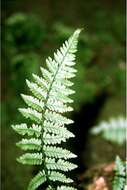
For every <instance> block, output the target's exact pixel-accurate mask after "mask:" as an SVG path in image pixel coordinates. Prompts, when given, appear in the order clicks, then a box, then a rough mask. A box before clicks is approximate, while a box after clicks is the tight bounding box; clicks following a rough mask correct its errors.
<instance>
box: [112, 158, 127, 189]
mask: <svg viewBox="0 0 127 190" xmlns="http://www.w3.org/2000/svg"><path fill="white" fill-rule="evenodd" d="M115 165H116V166H115V177H114V180H113V190H123V189H124V187H125V178H126V177H127V174H126V168H125V163H124V162H123V161H122V160H121V159H120V158H119V156H117V157H116V161H115Z"/></svg>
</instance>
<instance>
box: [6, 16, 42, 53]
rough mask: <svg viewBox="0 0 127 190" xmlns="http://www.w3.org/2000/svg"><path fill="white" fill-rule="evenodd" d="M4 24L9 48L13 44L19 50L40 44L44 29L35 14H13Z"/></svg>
mask: <svg viewBox="0 0 127 190" xmlns="http://www.w3.org/2000/svg"><path fill="white" fill-rule="evenodd" d="M6 25H7V41H8V43H9V45H10V48H11V47H12V46H13V47H14V48H16V49H18V50H19V51H21V50H28V49H33V48H38V47H40V46H41V44H42V40H43V38H44V36H45V30H44V27H43V25H42V23H41V22H40V20H39V19H38V18H37V17H36V16H33V15H27V14H23V13H18V14H14V15H12V16H10V17H9V18H8V19H7V21H6Z"/></svg>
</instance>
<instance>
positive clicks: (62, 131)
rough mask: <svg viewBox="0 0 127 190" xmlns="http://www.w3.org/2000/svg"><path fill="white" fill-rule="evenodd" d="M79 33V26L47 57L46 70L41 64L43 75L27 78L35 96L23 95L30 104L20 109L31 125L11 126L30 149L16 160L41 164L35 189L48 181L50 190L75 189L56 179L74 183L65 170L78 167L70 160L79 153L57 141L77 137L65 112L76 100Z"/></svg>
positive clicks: (32, 189)
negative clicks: (74, 80) (69, 126)
mask: <svg viewBox="0 0 127 190" xmlns="http://www.w3.org/2000/svg"><path fill="white" fill-rule="evenodd" d="M79 33H80V29H78V30H76V31H75V32H74V34H73V35H72V36H71V37H70V38H69V39H68V41H65V43H64V44H63V46H62V47H61V48H60V50H57V52H56V53H54V59H52V58H50V57H49V58H48V59H47V60H46V64H47V69H45V68H42V67H41V72H42V76H41V77H39V76H37V75H35V74H33V80H34V81H33V82H31V81H29V80H26V83H27V86H28V87H29V89H30V91H31V93H32V95H24V94H22V95H21V96H22V98H23V100H24V101H25V103H26V105H27V107H26V108H19V111H20V112H21V114H22V115H23V116H24V117H25V118H26V119H28V121H29V123H30V122H31V125H30V124H27V123H21V124H17V125H12V128H13V129H14V130H15V131H16V132H17V133H18V134H20V135H22V136H24V138H23V139H22V140H21V141H19V142H18V143H16V145H17V146H18V147H20V148H21V149H23V150H25V151H28V152H27V153H25V154H23V155H22V156H20V157H19V158H18V159H17V161H18V162H20V163H22V164H28V165H41V168H42V170H41V171H39V172H38V174H37V175H36V176H35V177H34V178H33V179H32V180H31V181H30V183H29V185H28V190H35V189H37V188H38V187H39V186H40V185H41V184H43V183H45V182H46V184H48V185H49V186H48V187H47V190H48V189H57V190H65V189H66V190H75V188H73V187H70V186H67V185H62V184H61V186H58V187H56V186H55V183H54V182H56V181H58V182H60V183H71V182H73V180H72V179H70V178H67V177H66V176H65V174H64V172H66V171H70V170H72V169H75V168H76V167H77V165H75V164H73V163H71V162H69V161H67V159H70V158H75V157H76V155H75V154H73V153H71V152H70V151H68V150H66V149H63V148H61V147H58V146H57V144H60V143H61V142H66V140H67V139H69V138H70V137H74V135H73V133H71V132H70V131H69V130H68V129H67V128H66V127H65V125H66V124H71V123H73V121H72V120H71V119H68V118H67V117H65V116H63V114H64V113H65V112H68V111H72V110H73V108H72V107H71V106H69V105H68V104H69V103H72V102H73V100H72V99H71V98H70V97H69V95H71V94H73V93H75V92H74V91H73V90H72V89H70V87H71V86H72V85H73V83H72V82H71V81H70V79H71V78H73V77H74V76H75V74H76V70H75V69H74V68H73V66H74V65H75V52H76V50H77V43H78V36H79ZM26 135H27V136H28V137H26ZM29 151H33V152H29Z"/></svg>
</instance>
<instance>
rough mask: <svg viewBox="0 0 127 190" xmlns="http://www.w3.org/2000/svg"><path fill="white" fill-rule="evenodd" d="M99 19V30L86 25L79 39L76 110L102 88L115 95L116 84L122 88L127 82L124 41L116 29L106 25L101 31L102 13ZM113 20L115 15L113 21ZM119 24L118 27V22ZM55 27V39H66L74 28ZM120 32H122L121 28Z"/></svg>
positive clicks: (60, 25) (59, 25) (96, 94)
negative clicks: (89, 29) (92, 29)
mask: <svg viewBox="0 0 127 190" xmlns="http://www.w3.org/2000/svg"><path fill="white" fill-rule="evenodd" d="M103 16H106V15H103ZM97 18H98V19H97V24H98V26H96V33H93V32H91V31H90V32H89V31H88V30H87V28H86V29H85V28H84V30H85V32H84V34H82V35H81V37H80V39H79V56H78V57H79V59H78V60H77V61H78V63H77V70H78V76H77V78H76V79H75V80H76V81H75V84H76V86H75V90H76V91H77V92H78V93H77V94H76V95H75V96H74V99H75V101H76V104H75V107H76V108H77V109H78V108H80V105H81V104H84V103H87V102H91V101H93V100H94V98H95V97H96V96H98V95H99V94H101V93H102V92H103V91H106V92H108V93H109V94H110V93H113V94H115V93H116V92H117V88H116V86H117V85H118V86H119V88H121V87H124V85H125V63H124V56H123V51H124V42H123V41H121V38H120V36H119V38H118V36H116V35H115V34H114V33H113V31H112V32H111V31H107V30H106V29H105V28H103V30H102V31H101V30H99V24H100V25H102V23H101V22H100V21H99V20H100V19H102V18H101V14H99V15H98V16H97ZM113 20H114V17H113V18H112V22H114V21H113ZM110 22H111V21H110ZM106 24H107V25H108V24H109V23H105V25H106ZM110 24H111V23H110ZM116 26H117V27H118V25H117V23H116ZM100 27H101V26H100ZM54 30H55V32H56V38H57V39H58V40H59V41H63V40H64V39H65V38H66V36H68V35H69V34H70V33H71V31H72V30H73V28H70V27H67V26H65V25H63V24H62V23H56V24H55V25H54ZM98 30H99V31H98ZM119 33H122V31H121V29H119ZM113 34H114V35H113ZM122 39H123V38H122ZM116 84H117V85H116Z"/></svg>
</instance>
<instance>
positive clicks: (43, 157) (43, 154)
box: [41, 37, 73, 189]
mask: <svg viewBox="0 0 127 190" xmlns="http://www.w3.org/2000/svg"><path fill="white" fill-rule="evenodd" d="M72 44H73V37H72V39H71V42H70V44H69V46H68V48H67V51H66V53H65V55H64V57H63V59H62V60H61V62H60V63H59V65H58V68H57V70H56V73H55V74H54V77H53V80H52V82H51V84H50V87H49V90H48V92H47V96H46V100H45V102H44V109H43V114H42V123H41V124H42V128H41V144H42V159H43V170H44V171H45V175H46V179H47V181H48V182H49V184H50V186H51V187H52V189H54V188H53V185H52V183H51V180H50V179H49V177H48V169H47V167H46V163H45V160H46V155H45V152H44V150H43V146H44V142H43V134H44V129H43V125H44V120H45V118H44V114H45V112H46V109H47V102H48V98H49V95H50V91H51V89H52V86H53V83H54V81H55V79H56V76H57V73H58V72H59V69H60V68H61V65H62V63H63V61H64V59H65V57H66V55H67V53H68V51H69V49H70V47H71V45H72Z"/></svg>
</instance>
